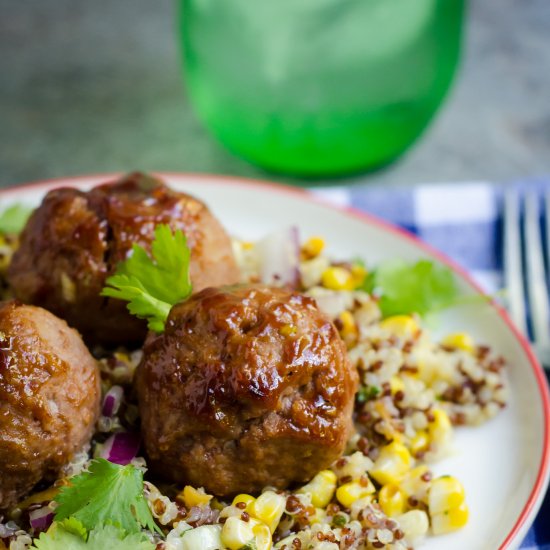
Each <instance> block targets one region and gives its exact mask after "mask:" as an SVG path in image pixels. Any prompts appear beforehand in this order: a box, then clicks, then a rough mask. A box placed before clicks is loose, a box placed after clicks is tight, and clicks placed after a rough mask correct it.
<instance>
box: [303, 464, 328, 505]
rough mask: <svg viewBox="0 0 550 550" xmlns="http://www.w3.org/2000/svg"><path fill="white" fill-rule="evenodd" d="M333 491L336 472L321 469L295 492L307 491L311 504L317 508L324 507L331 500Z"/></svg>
mask: <svg viewBox="0 0 550 550" xmlns="http://www.w3.org/2000/svg"><path fill="white" fill-rule="evenodd" d="M334 491H336V474H335V473H334V472H333V471H332V470H323V471H322V472H319V473H318V474H317V475H316V476H315V477H314V478H313V479H312V480H311V481H310V482H309V483H308V484H307V485H304V486H303V487H301V488H300V489H298V491H296V492H297V493H301V494H303V493H309V494H310V495H311V504H313V506H315V507H317V508H324V507H325V506H326V505H327V504H328V503H329V502H330V501H331V500H332V497H333V496H334Z"/></svg>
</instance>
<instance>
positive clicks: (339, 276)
mask: <svg viewBox="0 0 550 550" xmlns="http://www.w3.org/2000/svg"><path fill="white" fill-rule="evenodd" d="M321 283H322V285H323V286H324V287H325V288H329V289H330V290H353V288H354V285H353V277H352V276H351V273H350V272H349V271H348V270H347V269H346V268H345V267H340V266H332V267H328V268H327V269H325V270H324V271H323V274H322V275H321Z"/></svg>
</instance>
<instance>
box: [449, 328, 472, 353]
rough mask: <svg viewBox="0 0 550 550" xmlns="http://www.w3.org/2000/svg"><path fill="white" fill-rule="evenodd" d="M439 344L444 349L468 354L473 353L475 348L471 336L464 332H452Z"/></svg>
mask: <svg viewBox="0 0 550 550" xmlns="http://www.w3.org/2000/svg"><path fill="white" fill-rule="evenodd" d="M441 343H442V344H443V345H444V346H446V347H449V348H455V349H461V350H464V351H467V352H468V353H473V352H474V347H475V346H474V341H473V340H472V338H471V336H470V335H469V334H466V333H465V332H454V333H452V334H449V335H448V336H446V337H445V338H444V339H443V341H442V342H441Z"/></svg>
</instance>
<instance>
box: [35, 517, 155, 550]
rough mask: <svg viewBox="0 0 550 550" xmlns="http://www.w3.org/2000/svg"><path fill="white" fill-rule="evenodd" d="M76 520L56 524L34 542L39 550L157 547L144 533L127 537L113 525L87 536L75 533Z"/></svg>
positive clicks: (113, 549)
mask: <svg viewBox="0 0 550 550" xmlns="http://www.w3.org/2000/svg"><path fill="white" fill-rule="evenodd" d="M75 522H76V520H74V519H72V518H71V520H65V521H62V522H57V521H56V522H54V523H53V524H52V526H51V527H50V528H49V529H48V531H46V532H45V533H41V535H40V537H39V538H38V539H36V540H35V541H34V545H33V546H32V548H36V549H38V550H61V549H63V550H107V549H108V550H154V548H155V545H154V544H153V543H152V542H150V541H149V540H147V538H146V537H145V535H143V534H142V533H134V534H132V535H125V534H124V533H123V532H122V531H120V530H119V529H117V528H116V527H115V526H113V525H103V526H101V527H98V528H96V529H93V530H92V531H90V534H89V535H87V533H86V530H85V529H84V534H80V533H78V532H75V531H74V526H75Z"/></svg>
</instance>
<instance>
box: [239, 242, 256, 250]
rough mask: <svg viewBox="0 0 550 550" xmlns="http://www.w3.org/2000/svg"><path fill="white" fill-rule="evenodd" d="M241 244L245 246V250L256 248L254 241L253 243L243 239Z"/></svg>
mask: <svg viewBox="0 0 550 550" xmlns="http://www.w3.org/2000/svg"><path fill="white" fill-rule="evenodd" d="M241 246H242V247H243V250H252V249H253V248H254V243H251V242H250V241H243V242H242V243H241Z"/></svg>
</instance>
